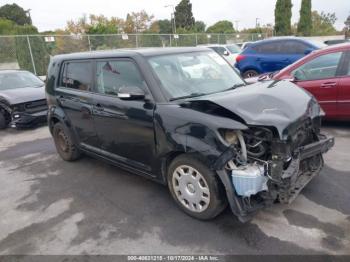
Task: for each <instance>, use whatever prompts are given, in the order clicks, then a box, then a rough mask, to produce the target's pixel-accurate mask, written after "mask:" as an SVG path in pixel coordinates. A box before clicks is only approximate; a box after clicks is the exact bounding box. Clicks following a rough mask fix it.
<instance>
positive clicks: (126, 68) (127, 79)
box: [96, 61, 146, 95]
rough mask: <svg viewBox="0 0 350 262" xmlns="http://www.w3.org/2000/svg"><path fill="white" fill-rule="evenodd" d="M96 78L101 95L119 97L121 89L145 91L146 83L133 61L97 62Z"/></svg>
mask: <svg viewBox="0 0 350 262" xmlns="http://www.w3.org/2000/svg"><path fill="white" fill-rule="evenodd" d="M96 76H97V92H98V93H100V94H108V95H117V94H118V92H119V89H120V88H123V90H124V91H127V90H128V87H129V88H132V87H139V88H141V89H143V90H145V82H144V80H143V78H142V76H141V74H140V72H139V70H138V69H137V67H136V65H135V64H134V63H133V62H131V61H104V62H97V75H96ZM145 91H146V90H145Z"/></svg>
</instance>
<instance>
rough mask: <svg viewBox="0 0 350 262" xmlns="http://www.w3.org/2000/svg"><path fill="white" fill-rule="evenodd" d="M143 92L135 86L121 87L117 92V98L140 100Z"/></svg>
mask: <svg viewBox="0 0 350 262" xmlns="http://www.w3.org/2000/svg"><path fill="white" fill-rule="evenodd" d="M145 95H146V94H145V92H144V91H143V90H142V89H141V88H139V87H137V86H128V87H121V88H119V91H118V98H120V99H122V100H142V99H144V98H145Z"/></svg>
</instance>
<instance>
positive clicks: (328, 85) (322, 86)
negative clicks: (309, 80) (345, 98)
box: [321, 82, 337, 88]
mask: <svg viewBox="0 0 350 262" xmlns="http://www.w3.org/2000/svg"><path fill="white" fill-rule="evenodd" d="M336 85H337V83H336V82H327V83H323V84H321V88H332V87H335V86H336Z"/></svg>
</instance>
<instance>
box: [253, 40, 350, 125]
mask: <svg viewBox="0 0 350 262" xmlns="http://www.w3.org/2000/svg"><path fill="white" fill-rule="evenodd" d="M271 78H272V79H274V80H282V79H290V80H291V81H293V82H294V83H295V84H297V85H298V86H300V87H303V88H305V89H306V90H307V91H309V92H310V93H312V94H313V95H314V96H315V97H316V99H317V100H318V101H319V103H320V105H321V107H322V109H323V110H324V111H325V113H326V118H327V119H339V120H350V44H349V43H346V44H339V45H334V46H329V47H326V48H323V49H320V50H317V51H314V52H312V53H311V54H309V55H307V56H305V57H303V58H302V59H300V60H298V61H296V62H295V63H293V64H291V65H289V66H288V67H286V68H284V69H282V70H281V71H279V72H275V73H270V74H264V75H261V76H260V77H258V78H256V79H255V80H254V79H248V80H247V82H255V81H263V80H268V79H271Z"/></svg>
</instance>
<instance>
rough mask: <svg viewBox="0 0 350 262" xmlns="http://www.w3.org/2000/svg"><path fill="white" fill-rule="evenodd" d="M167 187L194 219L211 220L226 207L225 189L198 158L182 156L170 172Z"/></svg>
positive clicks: (174, 161)
mask: <svg viewBox="0 0 350 262" xmlns="http://www.w3.org/2000/svg"><path fill="white" fill-rule="evenodd" d="M168 187H169V190H170V192H171V195H172V197H173V198H174V200H175V201H176V203H177V204H178V206H179V207H180V208H181V209H182V210H183V211H184V212H186V213H187V214H189V215H190V216H192V217H195V218H198V219H202V220H208V219H212V218H214V217H216V216H217V215H219V214H220V213H221V212H222V210H223V209H224V208H225V207H226V201H225V197H224V189H223V187H222V186H221V184H220V183H219V182H218V180H217V178H216V176H215V174H214V173H213V171H211V170H210V169H209V168H208V167H206V166H205V165H204V164H203V163H202V162H200V161H199V160H198V159H196V158H194V157H192V156H188V155H181V156H179V157H177V158H175V159H174V160H173V162H172V163H171V164H170V166H169V170H168Z"/></svg>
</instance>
